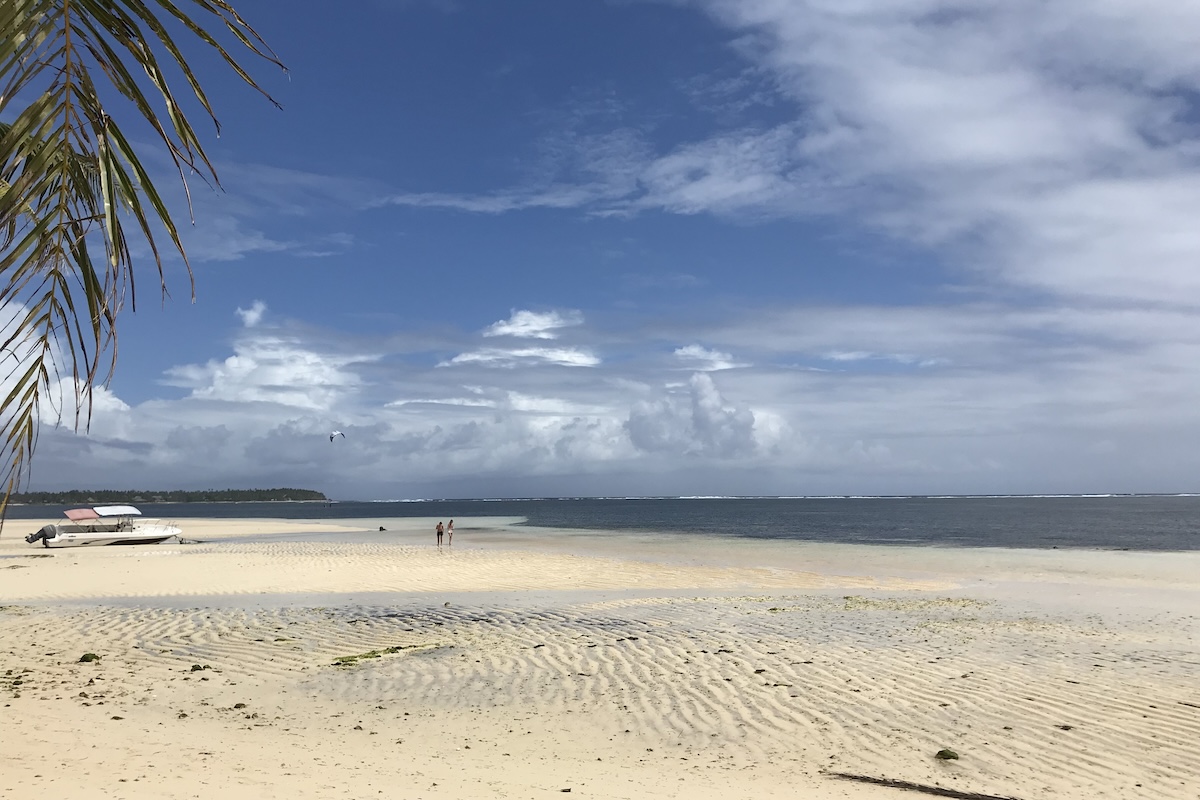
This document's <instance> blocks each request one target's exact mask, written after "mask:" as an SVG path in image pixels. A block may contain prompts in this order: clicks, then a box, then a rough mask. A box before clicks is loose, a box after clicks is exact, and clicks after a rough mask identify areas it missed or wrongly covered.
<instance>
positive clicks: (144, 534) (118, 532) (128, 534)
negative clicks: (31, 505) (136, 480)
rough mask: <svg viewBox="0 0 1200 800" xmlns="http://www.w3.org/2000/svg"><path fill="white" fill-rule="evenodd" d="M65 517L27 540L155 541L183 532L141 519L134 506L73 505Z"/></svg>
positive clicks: (82, 543)
mask: <svg viewBox="0 0 1200 800" xmlns="http://www.w3.org/2000/svg"><path fill="white" fill-rule="evenodd" d="M63 516H65V517H66V519H65V520H64V521H63V522H60V523H58V524H56V525H46V526H45V527H43V528H42V529H41V530H40V531H37V532H36V533H31V534H29V535H28V536H26V537H25V541H27V542H29V543H30V544H36V543H37V542H39V541H40V542H41V543H42V544H43V545H44V546H46V547H93V546H97V545H106V544H157V543H158V542H165V541H166V540H167V539H170V538H171V537H172V536H178V535H179V534H181V533H183V531H181V530H180V529H179V528H177V527H175V526H174V525H171V524H168V523H166V522H162V521H160V520H157V519H142V518H141V516H142V512H141V511H138V510H137V509H136V508H134V507H133V506H95V507H94V508H72V509H68V510H67V511H66V512H64V514H63Z"/></svg>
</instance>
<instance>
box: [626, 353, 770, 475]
mask: <svg viewBox="0 0 1200 800" xmlns="http://www.w3.org/2000/svg"><path fill="white" fill-rule="evenodd" d="M625 429H626V430H627V431H628V432H629V438H630V440H631V441H632V442H633V444H634V446H636V447H637V448H638V449H640V450H644V451H647V452H652V453H674V454H679V455H700V456H714V457H717V458H734V457H737V456H746V455H750V454H752V453H754V451H755V449H756V447H757V443H756V441H755V438H754V414H753V412H751V411H750V409H749V408H745V407H741V408H739V407H735V406H733V405H731V404H730V403H729V402H728V401H727V400H726V399H725V398H724V397H722V396H721V393H720V392H719V391H718V390H717V387H716V384H715V383H713V379H712V378H711V377H710V376H709V375H707V374H705V373H702V372H698V373H696V374H695V375H693V376H692V378H691V380H690V381H689V382H688V385H687V392H686V394H684V395H667V396H666V397H663V398H661V399H659V400H652V401H641V402H639V403H637V404H636V405H634V407H633V408H632V409H631V410H630V412H629V419H628V420H627V421H626V422H625Z"/></svg>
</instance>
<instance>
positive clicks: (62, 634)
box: [0, 520, 1200, 800]
mask: <svg viewBox="0 0 1200 800" xmlns="http://www.w3.org/2000/svg"><path fill="white" fill-rule="evenodd" d="M375 522H376V521H374V520H371V521H358V522H357V523H356V522H353V521H351V522H347V523H344V526H343V527H342V528H341V529H337V530H335V529H333V528H331V527H330V526H329V525H328V524H327V523H319V524H318V523H297V522H280V521H274V520H239V521H234V522H230V521H188V522H187V523H186V525H185V527H186V530H187V534H186V535H188V536H189V537H191V538H195V539H202V540H205V541H204V542H203V543H201V544H186V545H179V544H166V545H157V546H143V547H132V548H112V547H110V548H103V549H99V550H49V551H47V550H43V549H41V548H34V547H30V546H28V545H25V544H24V542H22V541H20V540H19V538H18V537H17V529H16V527H15V526H14V525H13V523H11V522H10V523H9V524H8V526H6V528H5V530H4V535H3V537H2V538H0V604H2V607H0V726H2V729H3V731H4V739H5V742H4V747H3V748H0V797H6V798H7V797H12V798H25V797H29V798H34V797H46V796H57V797H78V798H83V797H129V798H135V797H136V798H141V797H147V798H149V797H180V798H182V797H213V796H218V795H219V796H223V797H232V798H240V797H245V798H258V797H262V798H285V797H287V798H295V797H307V798H326V797H330V798H333V797H347V798H350V797H353V798H363V797H405V798H435V797H445V798H464V797H465V798H471V797H522V798H523V797H541V796H545V795H547V794H548V793H551V792H553V793H559V792H562V791H563V790H566V789H570V790H571V793H572V796H583V797H600V798H647V797H649V798H660V797H661V798H667V797H678V798H693V797H700V798H705V797H710V798H717V797H720V798H724V799H725V800H729V799H730V798H751V797H753V798H761V797H768V798H769V797H779V798H785V797H786V798H795V797H805V798H834V797H848V798H859V797H862V798H866V797H870V798H889V797H904V796H905V795H906V794H908V796H913V795H912V794H911V793H912V792H914V791H915V792H917V793H920V792H922V791H924V792H932V791H938V792H941V793H942V795H941V796H950V797H955V796H958V797H968V798H971V797H973V798H980V797H984V798H986V797H1006V798H1007V797H1014V798H1031V799H1032V798H1042V797H1055V798H1127V797H1145V798H1189V799H1194V798H1196V797H1198V796H1200V680H1198V678H1200V635H1198V634H1200V621H1198V615H1200V604H1198V603H1197V602H1196V600H1197V599H1200V586H1198V585H1197V584H1196V583H1194V582H1192V581H1194V580H1197V578H1196V577H1195V576H1198V575H1200V571H1198V570H1196V567H1198V566H1200V562H1198V561H1197V560H1196V556H1194V555H1192V554H1170V555H1167V556H1163V557H1158V556H1153V555H1151V554H1138V553H1071V552H1065V551H1057V552H1054V553H1020V552H1016V551H1010V552H1004V551H996V552H991V553H986V552H984V553H981V552H978V551H952V550H943V551H936V552H933V551H929V550H926V551H923V552H924V555H922V553H921V552H915V553H908V552H907V551H905V550H901V549H897V548H892V549H889V548H841V549H839V548H835V547H831V546H818V547H804V546H800V545H795V544H794V543H793V544H786V543H785V544H778V543H774V544H771V545H770V546H764V547H761V548H758V549H756V547H757V546H756V545H753V544H746V545H739V544H738V543H727V544H725V545H722V546H723V547H726V548H734V547H737V548H739V549H738V551H737V552H736V553H734V552H730V553H729V554H728V557H727V558H724V559H722V556H721V553H720V547H715V546H713V545H712V544H711V543H705V542H702V541H697V542H695V543H694V547H692V548H688V547H684V546H682V545H681V544H680V540H673V543H672V544H670V545H669V546H667V547H665V548H663V547H660V546H659V544H658V543H655V542H653V541H650V542H647V541H646V540H645V539H644V538H639V537H635V536H625V537H621V536H608V537H593V538H578V537H576V538H572V537H571V536H565V535H564V536H562V537H558V538H556V539H554V540H553V541H547V540H546V539H545V538H544V537H543V538H542V539H540V540H539V539H538V538H537V537H536V536H529V535H528V534H520V533H519V532H518V531H514V529H511V528H509V527H506V525H507V523H505V522H504V521H497V520H479V521H471V520H463V521H460V523H459V524H461V526H462V527H461V528H460V533H459V534H457V535H456V537H455V538H456V544H455V548H454V549H453V550H451V549H450V548H443V549H442V550H441V551H439V550H437V549H436V548H435V547H433V546H432V536H431V535H429V534H428V532H427V528H428V529H429V530H431V529H432V523H431V522H429V523H428V524H426V523H427V521H424V520H417V521H412V522H408V523H403V524H401V523H399V522H398V521H389V522H385V523H384V524H391V525H393V526H395V527H398V528H399V529H398V530H395V531H388V532H387V534H388V535H387V536H383V537H379V536H376V537H373V538H372V537H365V536H358V537H357V539H356V537H355V534H356V533H359V534H361V533H362V532H363V531H373V530H374V529H375V528H376V527H377V525H375V524H374V523H375ZM25 527H29V528H30V529H34V528H36V527H37V526H36V525H29V524H22V525H21V528H20V529H21V530H24V528H25ZM318 532H320V533H321V534H322V535H321V536H316V537H314V538H312V539H304V538H303V537H304V536H307V535H308V534H315V533H318ZM262 534H287V535H288V536H290V537H292V538H293V539H295V540H287V539H280V538H272V537H270V536H262ZM325 534H328V535H325ZM392 534H394V536H392ZM339 535H342V536H344V538H345V539H346V541H339V540H338V536H339ZM246 536H256V537H257V538H254V539H253V540H247V539H246V538H244V537H246ZM31 556H51V557H37V558H35V557H31ZM981 559H984V560H985V561H986V563H987V565H988V567H987V570H986V571H984V570H983V569H982V568H981V566H980V564H981V563H984V562H982V561H981ZM722 560H724V561H725V562H726V563H725V565H722V563H720V562H721V561H722ZM806 566H807V567H808V568H807V569H805V568H804V567H806ZM1189 576H1192V578H1190V579H1189ZM87 652H90V653H96V654H97V655H99V656H100V659H99V661H97V662H93V663H79V658H80V656H81V655H82V654H83V653H87ZM943 748H950V749H953V750H954V751H956V752H957V753H958V755H959V756H960V758H958V759H957V760H940V759H938V758H936V757H935V754H936V753H937V752H938V751H939V750H941V749H943ZM947 792H948V793H949V794H947ZM956 793H957V794H956Z"/></svg>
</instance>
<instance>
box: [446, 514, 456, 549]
mask: <svg viewBox="0 0 1200 800" xmlns="http://www.w3.org/2000/svg"><path fill="white" fill-rule="evenodd" d="M446 544H448V545H450V544H454V520H450V524H449V525H447V526H446Z"/></svg>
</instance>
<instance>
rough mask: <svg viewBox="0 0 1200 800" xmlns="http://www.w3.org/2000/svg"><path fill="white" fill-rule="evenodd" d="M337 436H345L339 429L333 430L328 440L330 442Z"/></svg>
mask: <svg viewBox="0 0 1200 800" xmlns="http://www.w3.org/2000/svg"><path fill="white" fill-rule="evenodd" d="M339 436H340V437H342V438H343V439H345V438H346V434H344V433H342V432H341V431H333V432H332V433H330V434H329V441H331V442H332V441H333V440H334V439H336V438H337V437H339Z"/></svg>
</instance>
